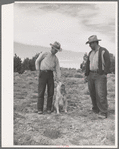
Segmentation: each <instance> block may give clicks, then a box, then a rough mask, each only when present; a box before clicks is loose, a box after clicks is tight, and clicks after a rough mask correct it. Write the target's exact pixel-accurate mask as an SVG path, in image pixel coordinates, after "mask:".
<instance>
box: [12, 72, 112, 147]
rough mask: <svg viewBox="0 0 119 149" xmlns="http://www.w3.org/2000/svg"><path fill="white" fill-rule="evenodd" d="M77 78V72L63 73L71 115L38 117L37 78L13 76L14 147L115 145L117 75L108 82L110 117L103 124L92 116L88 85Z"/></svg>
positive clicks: (109, 78)
mask: <svg viewBox="0 0 119 149" xmlns="http://www.w3.org/2000/svg"><path fill="white" fill-rule="evenodd" d="M76 74H77V72H76V71H75V70H73V71H71V70H70V71H69V70H66V71H62V78H63V82H64V83H65V86H66V91H67V100H68V112H67V113H63V112H61V113H60V114H59V115H57V114H56V113H55V112H54V113H51V114H47V113H46V112H45V111H44V114H43V115H38V114H37V113H36V110H37V97H38V91H37V88H38V74H37V73H36V72H35V71H34V72H31V71H27V72H25V73H24V74H18V73H14V145H48V146H50V145H51V146H85V145H90V146H95V145H96V146H107V145H108V146H113V145H115V75H114V74H109V75H108V78H107V79H108V82H107V87H108V97H107V98H108V104H109V115H108V118H107V119H104V120H102V119H98V117H97V115H96V114H94V113H92V111H91V108H92V106H91V100H90V96H89V91H88V87H87V83H84V79H83V78H78V77H76V76H78V75H76ZM46 95H47V94H46V93H45V105H44V110H45V108H46V98H47V96H46Z"/></svg>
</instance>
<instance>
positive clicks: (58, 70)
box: [55, 57, 61, 80]
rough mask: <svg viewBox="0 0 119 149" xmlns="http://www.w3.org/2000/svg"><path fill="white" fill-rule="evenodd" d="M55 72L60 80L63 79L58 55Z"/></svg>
mask: <svg viewBox="0 0 119 149" xmlns="http://www.w3.org/2000/svg"><path fill="white" fill-rule="evenodd" d="M55 72H56V78H57V79H58V80H60V79H61V70H60V65H59V60H58V58H57V57H56V67H55Z"/></svg>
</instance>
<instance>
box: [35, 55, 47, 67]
mask: <svg viewBox="0 0 119 149" xmlns="http://www.w3.org/2000/svg"><path fill="white" fill-rule="evenodd" d="M44 56H45V53H41V54H40V55H39V56H38V58H37V59H36V61H35V67H36V70H40V63H41V61H42V60H43V59H44Z"/></svg>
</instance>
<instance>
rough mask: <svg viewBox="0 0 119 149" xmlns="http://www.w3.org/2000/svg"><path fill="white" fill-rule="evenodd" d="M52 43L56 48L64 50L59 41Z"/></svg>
mask: <svg viewBox="0 0 119 149" xmlns="http://www.w3.org/2000/svg"><path fill="white" fill-rule="evenodd" d="M50 45H51V47H53V48H55V49H56V50H58V51H62V48H61V45H60V43H59V42H57V41H55V42H54V43H53V44H51V43H50Z"/></svg>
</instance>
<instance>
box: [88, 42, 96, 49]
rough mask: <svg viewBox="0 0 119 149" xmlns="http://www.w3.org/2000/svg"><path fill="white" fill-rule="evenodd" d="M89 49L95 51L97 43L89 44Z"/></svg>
mask: <svg viewBox="0 0 119 149" xmlns="http://www.w3.org/2000/svg"><path fill="white" fill-rule="evenodd" d="M89 47H91V49H92V50H95V42H91V43H89Z"/></svg>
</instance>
